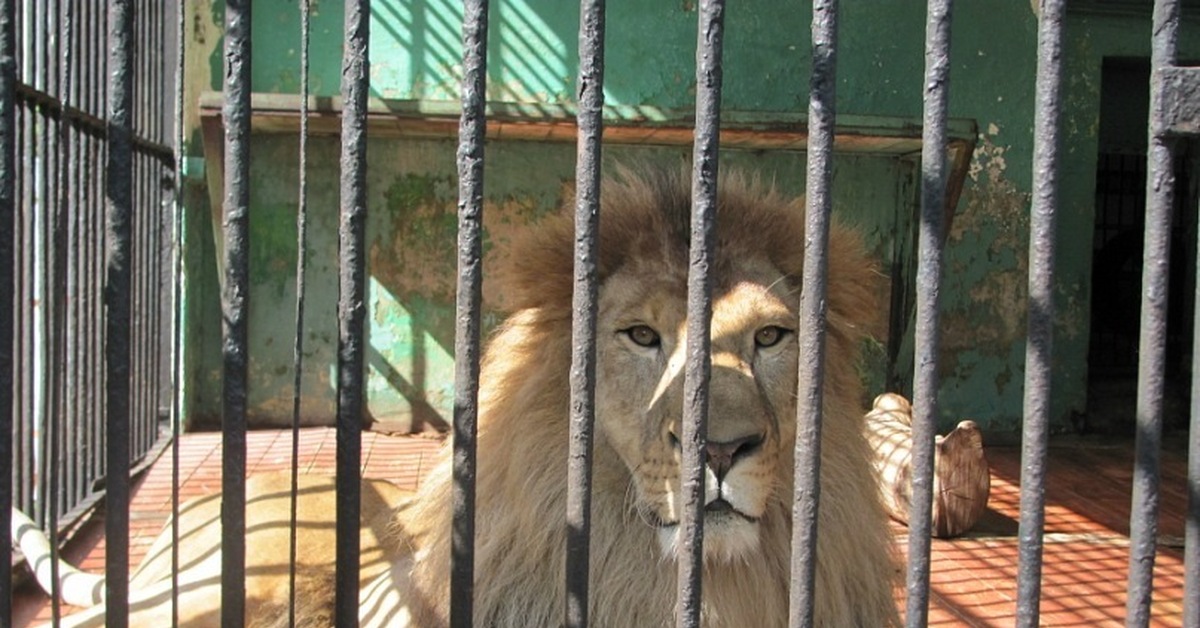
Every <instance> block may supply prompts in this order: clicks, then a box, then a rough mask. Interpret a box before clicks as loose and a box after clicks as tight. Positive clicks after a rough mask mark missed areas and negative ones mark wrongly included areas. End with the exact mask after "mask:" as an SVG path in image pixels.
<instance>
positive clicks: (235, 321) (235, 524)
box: [221, 0, 251, 628]
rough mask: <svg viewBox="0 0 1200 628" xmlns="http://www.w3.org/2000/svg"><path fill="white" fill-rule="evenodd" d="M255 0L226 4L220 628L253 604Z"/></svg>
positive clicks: (229, 627) (232, 624) (238, 621)
mask: <svg viewBox="0 0 1200 628" xmlns="http://www.w3.org/2000/svg"><path fill="white" fill-rule="evenodd" d="M250 20H251V2H250V0H228V2H227V3H226V5H225V105H224V110H223V112H222V120H223V121H224V127H225V201H224V207H223V210H222V211H223V223H224V233H225V282H224V287H223V288H224V289H223V290H222V294H221V309H222V313H223V316H222V339H223V347H222V349H223V358H224V368H223V369H222V381H223V384H224V392H223V417H224V425H223V429H222V454H221V455H222V470H221V491H222V506H221V527H222V531H223V532H222V547H221V625H222V626H224V628H236V627H238V626H241V625H242V624H243V622H244V618H245V606H246V584H245V579H244V576H245V570H246V388H247V376H248V374H247V368H248V359H249V358H248V356H247V353H248V347H247V342H248V333H247V325H248V318H249V316H248V314H249V312H248V309H249V307H250V302H249V301H250V242H249V239H250V208H249V204H250V89H251V86H250V76H251V74H250V51H251V46H250Z"/></svg>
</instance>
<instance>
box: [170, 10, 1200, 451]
mask: <svg viewBox="0 0 1200 628" xmlns="http://www.w3.org/2000/svg"><path fill="white" fill-rule="evenodd" d="M923 5H924V3H919V2H915V1H910V2H890V1H886V2H885V1H883V0H870V1H868V0H862V1H858V2H848V3H843V4H842V16H841V31H840V51H841V53H840V57H839V61H838V73H839V82H838V110H839V113H842V114H858V115H873V116H895V117H908V118H918V119H919V116H920V112H921V83H922V80H921V76H922V71H923V62H924V58H923V45H924V43H923V41H924V19H925V18H924V6H923ZM254 10H255V15H254V38H255V39H254V89H255V91H258V92H279V93H289V92H294V91H295V90H296V89H297V85H298V82H299V81H298V59H299V55H298V50H299V44H298V41H299V39H298V37H299V36H298V33H299V22H298V15H297V13H296V8H295V6H294V3H279V2H256V3H255V7H254ZM342 10H343V5H342V3H341V2H338V1H334V0H319V1H315V2H314V21H313V47H312V58H313V79H312V80H313V83H312V84H313V89H314V91H316V92H317V93H319V94H324V95H335V94H336V93H337V92H338V89H339V81H340V52H341V50H340V49H341V19H342ZM492 10H493V13H492V28H491V32H490V35H489V37H490V39H489V55H490V70H489V72H490V75H489V98H490V99H492V100H496V101H517V102H543V103H569V102H570V100H571V98H572V96H573V83H574V79H573V74H574V68H575V65H576V54H575V50H574V49H575V46H576V33H575V29H576V24H577V20H578V14H577V11H578V9H577V7H574V6H572V3H570V2H563V1H562V0H494V1H493V3H492ZM373 11H374V15H373V21H372V31H371V58H372V66H371V77H372V88H371V89H372V95H374V96H378V97H382V98H395V99H424V100H448V99H453V98H454V97H455V96H456V94H457V80H458V76H459V73H460V70H461V66H460V61H459V60H458V55H459V48H460V46H459V43H458V40H459V37H460V35H459V22H460V19H461V9H460V6H459V3H458V2H455V1H452V0H431V1H425V2H418V1H412V0H399V1H394V2H387V3H374V7H373ZM193 12H194V19H193V20H192V24H193V26H192V31H193V32H192V37H191V39H190V42H191V53H190V55H191V59H190V62H189V66H188V67H189V77H188V78H189V81H188V84H189V85H190V86H192V88H193V89H219V88H220V83H221V77H222V73H221V69H220V52H219V43H220V42H219V36H220V29H219V24H220V23H221V22H220V20H221V12H222V11H221V4H220V3H219V2H217V3H215V4H214V3H212V2H210V0H197V1H196V2H194V3H193ZM809 15H810V10H809V7H808V6H806V5H803V4H801V5H797V6H788V7H783V6H781V5H780V4H779V3H778V2H775V1H773V0H743V1H741V2H736V3H731V5H730V6H729V7H728V10H727V15H726V20H727V22H726V37H725V45H726V51H727V52H726V65H725V94H724V101H723V105H724V107H725V108H726V109H727V110H739V111H749V112H754V111H758V112H773V111H804V110H805V109H806V104H805V103H806V102H807V76H808V67H809V55H808V45H809V44H808V41H809V26H808V19H809ZM695 23H696V13H695V3H694V2H693V1H692V0H667V1H662V0H639V1H630V2H622V3H615V4H612V5H611V6H610V8H609V24H608V41H607V49H608V56H607V59H608V61H607V68H606V85H605V92H606V95H607V97H608V101H609V103H610V104H621V105H629V106H631V107H689V106H691V104H692V102H693V98H694V78H693V74H694V70H693V63H694V51H693V48H694V45H695ZM953 33H954V36H953V43H952V58H953V67H952V74H951V87H950V93H951V101H950V115H951V116H952V117H954V118H962V119H969V120H974V121H975V123H976V124H977V126H978V129H979V136H978V138H977V148H976V151H975V154H974V155H973V158H972V162H971V167H970V172H969V176H968V178H967V180H966V185H965V187H964V190H963V193H962V197H961V199H960V201H959V203H958V207H957V210H956V213H955V217H954V224H953V228H952V229H951V231H950V233H949V234H948V238H947V249H946V257H945V260H946V274H945V277H944V280H943V287H942V291H941V294H942V296H943V305H942V307H943V313H942V317H943V318H942V320H943V340H942V346H943V353H942V361H941V375H942V381H943V383H942V388H941V411H942V414H943V417H942V421H943V424H944V426H948V425H952V424H953V422H954V421H956V420H957V419H959V418H962V417H971V418H974V419H976V420H977V421H979V422H980V423H981V424H982V425H984V426H985V428H986V429H988V430H990V431H1012V430H1016V429H1017V428H1018V425H1019V420H1020V416H1021V399H1022V387H1023V377H1024V374H1023V363H1024V351H1025V348H1024V333H1025V330H1024V324H1025V323H1024V321H1025V309H1026V302H1027V299H1026V284H1025V282H1026V279H1025V273H1026V266H1027V261H1026V249H1027V239H1028V216H1029V191H1030V188H1031V152H1032V144H1033V138H1032V127H1033V122H1032V114H1033V98H1034V95H1033V94H1034V91H1033V90H1034V84H1033V75H1034V72H1035V63H1036V58H1035V36H1036V18H1035V16H1034V14H1033V12H1032V11H1031V9H1030V6H1029V3H1027V2H1021V1H1014V2H969V3H959V4H958V5H956V7H955V13H954V23H953ZM1066 36H1067V46H1066V57H1065V63H1066V67H1067V72H1066V75H1067V82H1066V85H1065V86H1064V89H1065V92H1064V103H1065V106H1064V111H1063V118H1062V120H1063V124H1064V125H1065V126H1064V129H1065V134H1064V142H1063V149H1062V158H1063V163H1062V176H1061V177H1060V181H1061V182H1062V188H1061V193H1060V198H1061V212H1060V218H1059V221H1060V222H1059V224H1060V237H1059V244H1060V247H1059V273H1058V282H1059V287H1058V303H1057V307H1058V320H1059V325H1058V329H1057V336H1056V340H1055V342H1056V344H1055V351H1056V353H1055V360H1056V368H1055V380H1054V403H1055V406H1054V420H1055V422H1056V423H1055V426H1056V429H1059V430H1067V429H1069V428H1070V417H1071V415H1072V413H1078V412H1083V411H1084V410H1085V409H1086V408H1085V405H1086V397H1087V395H1086V391H1087V343H1088V324H1089V320H1088V312H1089V307H1090V299H1091V295H1090V294H1089V291H1090V271H1091V269H1090V264H1091V233H1092V220H1093V209H1092V202H1093V190H1094V188H1095V157H1096V147H1097V128H1098V119H1099V96H1100V69H1101V64H1102V61H1103V59H1104V58H1105V57H1112V56H1124V57H1139V56H1147V55H1148V50H1149V39H1150V28H1149V20H1148V18H1144V17H1137V16H1120V15H1093V14H1086V13H1072V14H1071V16H1070V19H1069V20H1068V24H1067V33H1066ZM1181 42H1182V45H1183V51H1182V54H1183V56H1184V57H1197V56H1200V45H1198V44H1200V41H1198V40H1197V37H1196V25H1195V24H1194V23H1191V22H1188V23H1187V24H1186V28H1185V32H1184V37H1182V38H1181ZM190 120H191V123H192V125H193V126H194V123H195V117H194V115H193V116H192V117H191V118H190ZM296 146H297V145H296V140H295V138H289V137H285V136H279V135H260V136H257V137H256V139H255V143H254V145H253V149H252V155H253V162H252V171H253V172H252V174H253V178H252V181H253V182H254V187H253V188H252V219H251V220H252V226H251V229H252V233H251V249H252V256H253V257H252V259H253V264H254V268H253V270H252V283H253V290H252V293H251V336H252V348H251V373H252V380H251V395H252V398H251V407H252V415H254V416H255V417H261V418H263V419H268V420H273V421H277V420H280V419H284V420H286V419H287V418H288V417H289V415H290V403H291V402H290V386H291V377H292V376H291V371H290V363H291V337H292V334H293V333H294V324H293V323H292V322H290V321H291V320H292V316H293V314H292V310H293V308H294V305H293V303H294V296H295V295H294V287H293V286H294V281H295V276H294V268H293V267H294V255H295V243H294V236H295V229H294V218H295V212H294V207H295V204H296V189H297V183H296V164H297V160H296V153H297V148H296ZM312 150H313V156H312V165H311V168H312V170H311V173H312V175H311V176H312V183H311V185H312V198H311V199H310V201H311V204H312V212H313V216H312V219H311V222H310V224H311V225H312V229H311V231H310V234H311V245H310V253H309V255H310V258H309V262H310V269H311V273H312V274H311V275H309V277H308V281H309V289H310V294H309V311H308V314H307V317H308V329H306V331H305V342H306V360H307V366H306V376H305V380H304V385H305V389H304V393H305V405H304V407H305V411H306V417H307V418H306V420H308V421H311V422H327V421H328V420H329V418H330V417H331V416H332V411H333V396H332V381H333V377H332V361H333V358H334V355H333V352H334V343H335V341H336V331H335V330H336V325H335V315H334V304H335V302H336V290H337V283H336V271H335V268H334V266H333V263H334V262H333V260H334V259H335V257H334V256H335V251H336V216H335V213H336V206H337V199H336V190H337V176H336V171H337V146H336V142H335V141H334V140H332V139H329V138H321V139H317V140H315V141H314V143H313V149H312ZM487 150H488V172H487V179H486V180H487V190H486V195H487V203H488V205H487V212H488V213H487V216H488V217H487V219H486V221H487V225H486V227H487V246H488V260H487V263H488V264H489V265H492V264H494V262H495V261H496V260H495V256H496V255H497V253H496V249H495V248H494V247H495V245H497V244H499V243H502V242H503V241H504V240H506V239H507V238H508V237H509V236H510V235H511V233H512V232H513V231H514V230H516V229H520V228H521V227H522V226H524V225H525V224H527V223H528V222H529V221H530V220H534V219H536V218H537V217H538V216H540V215H542V214H544V213H546V212H548V211H550V210H551V209H552V208H553V207H554V206H555V204H556V203H557V202H558V200H559V198H560V196H561V193H562V190H563V185H564V184H565V183H567V182H569V181H570V179H571V178H572V176H573V165H572V164H573V155H574V153H573V150H574V149H573V146H570V145H563V144H541V143H522V142H507V143H502V142H492V143H490V144H489V146H488V149H487ZM191 151H192V154H194V155H196V156H198V157H199V156H202V155H201V154H200V153H201V151H200V148H199V142H198V141H193V142H192V146H191ZM682 152H683V151H682V150H680V149H668V148H660V149H651V148H631V147H612V148H610V149H609V150H608V151H607V153H606V154H607V155H608V156H609V157H612V158H623V157H625V158H627V157H629V156H631V155H637V156H643V155H645V154H648V153H649V154H655V155H659V156H662V157H663V158H666V159H678V156H679V155H681V154H682ZM723 155H724V154H723ZM204 157H206V158H208V159H211V156H204ZM453 159H454V144H453V141H452V140H449V139H447V140H420V141H417V140H399V139H396V140H382V139H377V140H373V141H372V142H371V144H370V148H369V161H370V164H371V165H370V168H369V190H370V211H371V218H370V225H369V239H370V246H371V262H370V263H371V266H370V276H371V285H370V289H371V296H372V300H371V310H370V323H371V330H370V334H371V336H370V344H371V351H370V354H369V357H368V362H369V363H370V366H371V376H370V381H369V390H370V400H369V401H370V404H369V405H370V409H371V411H372V413H373V414H375V415H376V416H378V417H381V418H389V417H396V418H397V419H398V420H401V421H405V420H408V419H409V418H412V417H415V418H416V420H417V422H418V423H420V422H428V423H437V422H438V420H439V418H440V417H446V416H448V407H449V398H450V393H451V387H452V381H451V379H452V378H451V357H450V348H451V347H452V336H453V319H452V314H451V310H450V307H449V303H450V302H451V300H452V299H451V296H452V286H453V275H452V271H453V257H452V256H453V254H454V253H453V246H452V244H451V243H452V238H453V232H454V217H453V206H454V194H455V182H454V163H453ZM803 159H804V156H803V154H797V153H788V152H779V151H776V152H753V151H746V152H741V153H736V154H735V153H729V154H728V156H727V157H723V162H722V163H723V164H731V163H743V164H745V165H746V166H747V167H751V168H755V169H761V170H766V171H767V172H768V173H771V174H772V175H773V176H775V177H776V178H777V180H778V181H779V182H780V184H781V185H782V186H783V187H785V188H789V189H792V190H795V191H797V192H800V191H802V190H801V189H800V188H802V185H803V182H802V181H803V171H804V161H803ZM836 167H837V176H836V177H835V197H836V199H837V201H836V203H837V206H838V211H839V213H840V214H841V215H843V216H847V217H849V219H850V220H851V221H853V222H856V223H858V224H861V225H863V227H864V229H865V230H867V231H868V232H869V237H870V238H871V241H872V243H873V245H874V247H875V249H876V251H877V253H878V254H879V255H880V259H881V261H882V262H883V263H884V264H888V263H890V262H891V261H892V260H894V259H895V258H896V257H897V256H898V255H900V256H902V255H903V254H905V252H904V248H905V247H907V246H910V245H911V239H910V237H909V236H908V235H907V234H908V233H909V227H910V226H911V223H910V222H909V217H910V216H911V211H912V206H911V204H912V201H913V190H914V186H913V184H912V180H911V160H906V159H901V158H898V157H896V156H861V155H859V156H851V155H842V156H839V158H838V161H837V166H836ZM197 181H199V179H198V178H197ZM196 185H197V186H199V185H200V183H197V184H196ZM190 198H191V199H192V203H191V206H190V207H189V209H190V210H191V211H190V213H189V216H190V217H191V219H190V221H189V226H190V229H189V236H188V237H189V239H188V243H187V245H188V247H189V257H188V260H189V267H188V268H189V283H188V286H189V294H188V298H189V301H188V311H187V316H188V321H187V334H188V336H187V341H188V347H189V349H188V351H189V352H188V358H187V365H188V366H187V368H188V373H187V375H188V378H187V385H188V394H187V399H186V401H187V411H188V416H189V418H190V419H191V420H192V421H193V422H194V423H195V424H205V423H209V424H211V423H212V422H213V421H214V420H215V419H217V418H218V417H219V410H220V404H219V398H220V396H219V393H220V388H219V376H218V375H219V369H220V361H219V357H220V356H219V320H220V319H219V312H218V307H217V305H216V300H215V296H216V295H217V294H218V289H217V284H218V281H217V274H216V261H215V257H214V255H215V251H216V250H217V249H216V247H215V246H214V243H213V241H212V238H213V232H212V229H211V227H210V222H209V221H208V220H205V219H204V216H206V215H207V211H208V208H207V206H206V203H207V200H206V196H205V195H204V194H202V193H200V192H199V191H197V190H193V193H192V194H191V195H190ZM486 290H487V288H486V287H485V291H486ZM488 298H489V304H491V305H492V306H496V305H498V304H499V303H498V301H499V296H498V295H494V294H490V293H489V294H488ZM491 322H494V320H492V321H491ZM897 342H898V343H900V344H901V345H902V347H901V355H902V356H904V355H911V353H910V351H911V343H904V342H902V340H900V339H897ZM905 351H909V353H905ZM910 371H911V366H910V365H908V364H906V363H901V365H900V373H899V376H900V380H901V381H902V382H906V381H908V380H909V379H910Z"/></svg>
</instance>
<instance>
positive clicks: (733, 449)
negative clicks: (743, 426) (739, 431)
mask: <svg viewBox="0 0 1200 628" xmlns="http://www.w3.org/2000/svg"><path fill="white" fill-rule="evenodd" d="M762 443H763V436H762V435H761V434H752V435H750V436H746V437H743V438H738V439H735V440H731V441H725V442H712V441H709V442H708V445H707V446H706V447H705V451H706V452H708V460H707V461H706V462H707V464H708V468H710V469H712V472H713V473H714V474H716V476H717V480H723V479H725V474H726V473H729V469H731V468H733V465H734V463H736V462H737V461H739V460H741V459H742V458H745V457H746V456H748V455H750V454H752V453H754V452H755V451H757V450H758V448H759V447H761V446H762Z"/></svg>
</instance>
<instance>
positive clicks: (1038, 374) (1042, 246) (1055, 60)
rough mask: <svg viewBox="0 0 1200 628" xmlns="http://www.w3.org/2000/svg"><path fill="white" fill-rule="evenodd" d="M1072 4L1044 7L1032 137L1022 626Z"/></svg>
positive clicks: (1046, 365) (1038, 536)
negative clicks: (1066, 22)
mask: <svg viewBox="0 0 1200 628" xmlns="http://www.w3.org/2000/svg"><path fill="white" fill-rule="evenodd" d="M1065 11H1066V2H1065V0H1042V2H1041V9H1040V11H1039V13H1038V15H1039V22H1038V66H1037V94H1036V104H1035V107H1034V123H1033V124H1034V131H1033V141H1034V148H1033V188H1034V195H1033V209H1032V215H1031V217H1030V226H1029V332H1028V334H1029V340H1028V342H1027V344H1026V345H1025V408H1024V416H1025V419H1024V422H1023V424H1022V436H1021V521H1020V525H1019V528H1018V537H1019V538H1020V547H1019V553H1020V560H1019V564H1018V572H1017V622H1016V623H1017V625H1018V626H1025V627H1029V628H1032V627H1034V626H1037V625H1038V618H1039V605H1040V597H1041V583H1042V535H1043V532H1044V527H1045V522H1046V446H1047V442H1048V437H1049V424H1050V383H1051V376H1052V372H1053V371H1052V368H1053V363H1052V356H1053V352H1052V348H1053V340H1054V238H1055V235H1056V233H1057V231H1056V228H1055V224H1056V222H1057V221H1056V219H1055V213H1056V211H1057V209H1058V164H1059V159H1058V145H1059V141H1060V132H1059V124H1058V122H1059V120H1058V116H1059V112H1060V111H1061V104H1060V94H1061V91H1062V33H1063V19H1064V15H1065Z"/></svg>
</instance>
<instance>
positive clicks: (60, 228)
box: [43, 1, 71, 622]
mask: <svg viewBox="0 0 1200 628" xmlns="http://www.w3.org/2000/svg"><path fill="white" fill-rule="evenodd" d="M53 9H54V13H55V15H54V17H55V20H54V31H50V32H53V37H54V39H55V40H56V44H57V46H56V47H57V50H56V51H55V52H56V53H57V54H56V56H57V61H58V63H56V64H55V71H56V73H62V76H61V77H57V76H56V80H55V83H56V86H55V87H56V88H58V87H61V84H62V82H66V81H69V80H70V56H71V50H70V44H69V42H70V36H69V32H68V33H66V35H67V36H64V31H65V30H68V29H69V27H68V26H67V25H66V24H64V22H65V21H66V20H67V19H68V18H69V17H70V16H69V15H67V14H65V13H63V12H62V11H63V3H62V2H61V1H56V2H55V3H54V5H53ZM49 12H50V11H47V13H49ZM50 32H47V35H49V34H50ZM59 78H61V81H59V80H58V79H59ZM57 91H59V92H60V93H59V94H57V95H58V96H59V98H60V99H64V98H66V96H65V94H64V93H62V92H65V91H66V90H57ZM54 122H55V124H54V126H53V133H51V130H50V128H49V125H48V128H47V129H46V134H47V135H51V134H53V140H54V141H53V145H52V146H51V150H52V152H51V153H49V154H48V155H47V160H46V163H47V164H53V175H52V177H47V179H50V181H49V184H50V185H51V188H52V189H51V191H50V194H49V195H48V196H46V197H44V200H45V202H46V203H48V204H51V206H50V207H47V208H46V209H47V210H48V211H46V213H45V215H47V216H48V217H49V218H50V221H49V225H48V227H49V232H50V238H49V244H50V247H49V249H48V251H47V256H46V275H47V277H48V280H49V281H48V282H47V291H46V297H47V298H46V300H45V301H44V303H45V305H46V307H47V308H48V310H49V312H48V314H49V318H48V321H49V323H50V327H49V329H48V330H47V333H46V341H47V342H46V344H47V347H48V350H47V354H48V355H49V356H50V358H51V360H52V362H49V363H47V364H46V365H45V369H44V371H43V373H44V377H46V378H47V380H48V386H47V388H46V390H47V392H48V393H49V395H48V398H47V400H46V409H47V411H46V422H45V426H46V432H45V437H46V440H45V447H46V448H45V455H46V460H47V464H46V468H47V469H49V470H50V475H48V476H45V477H44V478H43V479H44V480H45V482H46V484H47V485H48V486H50V487H52V491H53V492H52V494H51V495H50V499H49V500H47V503H46V507H47V509H48V513H47V526H46V529H47V531H48V532H49V538H50V560H51V562H50V581H51V582H52V583H54V584H55V585H57V584H58V577H59V568H58V559H59V542H60V540H59V515H60V514H61V513H63V512H64V511H65V510H66V508H67V504H68V501H67V500H68V497H69V496H68V494H67V493H68V490H69V488H70V485H71V478H70V476H69V474H68V473H65V471H66V461H67V460H69V458H70V456H65V455H64V453H65V449H66V443H65V436H66V435H65V431H66V425H67V423H68V420H69V418H68V416H67V414H66V403H65V397H66V394H67V386H66V381H65V380H66V372H65V371H64V370H63V369H62V368H61V365H63V364H64V362H66V358H67V353H68V346H67V342H68V332H67V317H66V312H67V308H68V307H69V305H68V303H69V297H68V294H67V264H68V251H67V249H68V240H67V236H68V231H67V213H68V210H67V203H68V199H67V196H66V183H67V182H66V180H65V178H64V177H65V174H66V167H65V160H66V159H67V158H68V157H69V156H68V155H66V154H65V152H66V151H67V150H68V149H67V142H66V141H65V140H66V133H67V128H68V122H67V120H65V119H63V118H62V117H61V116H60V117H58V118H57V119H55V121H54ZM64 489H68V490H64ZM53 593H54V595H53V596H52V597H53V598H54V599H52V600H51V602H50V606H51V616H52V617H53V619H54V621H55V622H57V621H58V620H59V618H60V613H61V608H60V604H59V600H58V597H59V596H58V591H57V590H55V591H54V592H53Z"/></svg>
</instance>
